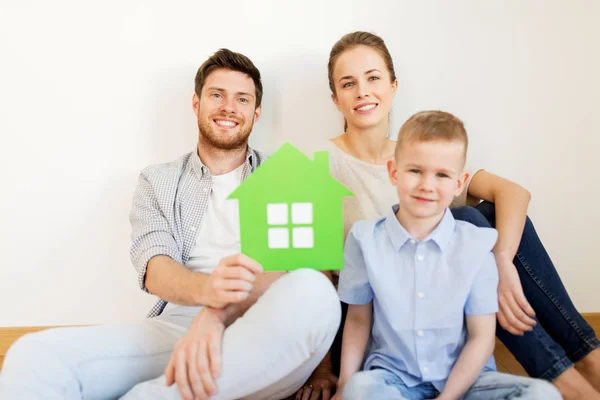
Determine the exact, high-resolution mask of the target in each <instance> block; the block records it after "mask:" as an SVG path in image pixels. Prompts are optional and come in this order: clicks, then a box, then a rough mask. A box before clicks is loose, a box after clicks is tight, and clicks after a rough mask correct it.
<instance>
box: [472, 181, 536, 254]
mask: <svg viewBox="0 0 600 400" xmlns="http://www.w3.org/2000/svg"><path fill="white" fill-rule="evenodd" d="M468 194H469V195H470V196H472V197H475V198H477V199H482V200H486V201H489V202H490V203H494V204H495V205H496V229H497V230H498V241H497V242H496V246H495V247H494V255H495V256H496V261H497V260H498V258H502V259H505V260H507V261H508V262H510V263H512V260H513V258H515V254H517V249H518V248H519V243H520V242H521V236H522V235H523V228H524V227H525V219H526V218H527V207H528V206H529V200H530V199H531V194H530V193H529V191H527V189H525V188H523V187H522V186H519V185H517V184H516V183H514V182H511V181H509V180H507V179H504V178H501V177H499V176H497V175H494V174H491V173H489V172H486V171H479V172H477V173H476V174H475V175H474V176H473V178H472V179H471V183H470V184H469V189H468Z"/></svg>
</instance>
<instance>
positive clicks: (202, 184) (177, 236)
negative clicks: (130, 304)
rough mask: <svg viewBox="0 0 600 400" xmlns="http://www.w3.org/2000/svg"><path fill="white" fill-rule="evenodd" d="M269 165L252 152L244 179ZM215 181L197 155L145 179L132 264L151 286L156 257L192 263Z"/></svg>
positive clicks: (146, 173) (138, 195) (157, 308)
mask: <svg viewBox="0 0 600 400" xmlns="http://www.w3.org/2000/svg"><path fill="white" fill-rule="evenodd" d="M263 161H264V157H263V155H262V154H261V153H259V152H257V151H255V150H252V149H251V148H249V147H248V150H247V152H246V162H245V163H244V167H243V170H242V180H244V179H246V178H247V177H248V175H250V173H251V172H253V171H254V170H255V169H256V168H258V166H259V165H260V164H261V163H262V162H263ZM211 191H212V178H211V175H210V171H209V170H208V168H207V167H206V166H205V165H204V164H202V161H200V157H198V153H197V152H196V151H194V152H191V153H188V154H186V155H184V156H183V157H181V158H179V159H177V160H175V161H173V162H170V163H166V164H158V165H152V166H149V167H147V168H145V169H144V170H143V171H142V173H141V174H140V178H139V182H138V186H137V188H136V190H135V194H134V197H133V206H132V209H131V213H130V215H129V220H130V222H131V229H132V231H131V239H132V242H133V243H132V245H131V251H130V255H131V261H132V262H133V265H134V266H135V269H136V270H137V272H138V281H139V284H140V287H141V288H142V289H143V290H144V291H146V292H148V289H147V288H146V285H145V277H146V266H147V264H148V261H150V259H151V258H152V257H154V256H157V255H165V256H169V257H171V258H172V259H173V260H175V261H177V262H180V263H182V264H183V265H186V264H187V261H188V259H189V255H190V251H191V250H192V248H193V247H194V245H195V244H196V234H197V232H198V230H199V229H200V226H201V224H202V218H203V216H204V214H205V212H206V209H207V207H208V201H209V199H210V194H211ZM166 305H167V302H166V301H165V300H162V299H160V300H159V301H158V302H157V303H156V304H155V305H154V307H152V310H150V312H149V313H148V317H149V318H151V317H155V316H157V315H160V314H161V313H162V311H163V309H164V308H165V306H166Z"/></svg>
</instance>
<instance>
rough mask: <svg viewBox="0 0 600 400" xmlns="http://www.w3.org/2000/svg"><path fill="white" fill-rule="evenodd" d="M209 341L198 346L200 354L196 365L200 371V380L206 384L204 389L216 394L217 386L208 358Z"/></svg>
mask: <svg viewBox="0 0 600 400" xmlns="http://www.w3.org/2000/svg"><path fill="white" fill-rule="evenodd" d="M207 347H208V343H206V342H202V343H201V344H200V347H199V348H198V356H197V359H196V365H197V368H198V372H199V373H200V380H201V381H202V385H203V386H204V391H205V392H206V394H207V395H208V396H214V394H215V393H216V392H217V386H216V384H215V381H214V379H213V376H212V374H211V372H210V366H209V360H208V348H207Z"/></svg>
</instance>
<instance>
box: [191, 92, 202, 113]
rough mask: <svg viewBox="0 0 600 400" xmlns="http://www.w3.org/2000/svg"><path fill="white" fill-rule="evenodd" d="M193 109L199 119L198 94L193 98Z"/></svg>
mask: <svg viewBox="0 0 600 400" xmlns="http://www.w3.org/2000/svg"><path fill="white" fill-rule="evenodd" d="M192 109H193V110H194V114H196V117H198V110H200V97H198V95H197V94H196V93H194V95H193V96H192Z"/></svg>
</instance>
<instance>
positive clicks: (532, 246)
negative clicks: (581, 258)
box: [452, 202, 600, 381]
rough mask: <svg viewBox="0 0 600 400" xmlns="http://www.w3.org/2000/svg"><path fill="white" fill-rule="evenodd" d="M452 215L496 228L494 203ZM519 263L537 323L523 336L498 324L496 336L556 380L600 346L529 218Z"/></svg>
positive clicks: (531, 370) (537, 374) (538, 373)
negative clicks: (514, 333)
mask: <svg viewBox="0 0 600 400" xmlns="http://www.w3.org/2000/svg"><path fill="white" fill-rule="evenodd" d="M452 214H453V215H454V218H455V219H457V220H462V221H467V222H470V223H472V224H474V225H477V226H481V227H490V226H491V227H495V226H496V210H495V206H494V204H493V203H489V202H483V203H481V204H479V205H478V206H477V207H468V206H466V207H458V208H455V209H453V210H452ZM514 264H515V266H516V268H517V271H518V272H519V278H520V279H521V284H522V286H523V292H524V293H525V297H527V300H528V301H529V304H531V307H533V309H534V310H535V314H536V320H537V324H536V325H535V327H534V328H533V331H531V332H527V333H525V335H523V336H514V335H512V334H511V333H509V332H507V331H505V330H504V329H503V328H502V327H501V326H500V324H498V325H497V329H496V336H498V338H499V339H500V340H501V341H502V343H504V345H505V346H506V347H507V348H508V349H509V350H510V351H511V353H512V354H513V355H514V356H515V358H516V359H517V360H518V361H519V362H520V363H521V365H522V366H523V368H525V371H527V373H528V374H529V375H530V376H531V377H534V378H541V379H545V380H548V381H553V380H554V379H556V378H557V377H558V376H559V375H560V374H561V373H563V372H564V371H565V370H566V369H567V368H569V367H571V366H573V363H575V362H577V361H579V360H581V359H582V358H584V357H585V356H586V355H588V354H589V353H590V352H591V351H592V350H594V349H595V348H597V347H598V346H600V342H599V341H598V338H596V334H595V333H594V330H593V329H592V328H591V327H590V325H589V324H588V323H587V322H586V321H585V319H583V317H582V316H581V314H580V313H579V312H578V311H577V309H576V308H575V306H574V305H573V302H572V301H571V298H570V297H569V294H568V293H567V290H566V289H565V287H564V285H563V283H562V281H561V280H560V277H559V276H558V272H557V271H556V268H555V267H554V264H552V260H550V257H549V256H548V253H547V252H546V249H545V248H544V245H543V244H542V242H541V241H540V238H539V237H538V235H537V233H536V231H535V228H534V227H533V223H532V222H531V220H530V219H529V217H527V221H526V223H525V230H524V231H523V237H522V238H521V243H520V244H519V248H518V250H517V254H516V256H515V259H514Z"/></svg>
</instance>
